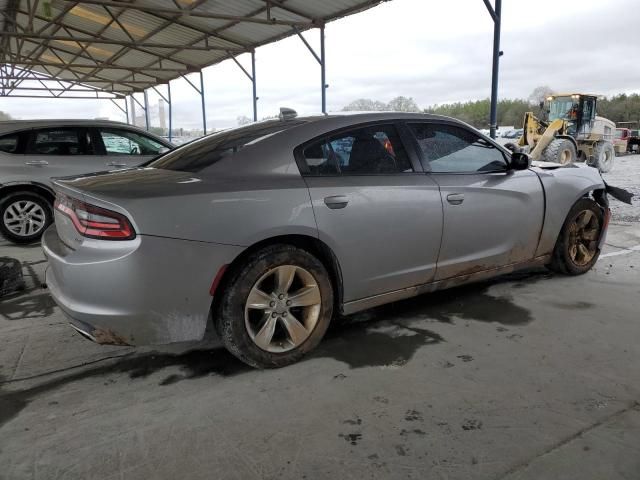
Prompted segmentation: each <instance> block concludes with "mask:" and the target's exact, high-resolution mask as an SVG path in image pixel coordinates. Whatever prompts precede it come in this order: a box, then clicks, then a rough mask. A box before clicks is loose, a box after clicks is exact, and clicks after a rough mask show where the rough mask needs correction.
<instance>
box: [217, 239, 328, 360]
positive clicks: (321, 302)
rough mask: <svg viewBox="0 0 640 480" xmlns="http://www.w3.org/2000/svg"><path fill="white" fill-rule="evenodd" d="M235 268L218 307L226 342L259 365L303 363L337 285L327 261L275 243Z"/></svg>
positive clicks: (318, 336) (324, 320)
mask: <svg viewBox="0 0 640 480" xmlns="http://www.w3.org/2000/svg"><path fill="white" fill-rule="evenodd" d="M234 270H235V271H233V272H230V275H231V276H230V278H229V280H228V281H225V284H224V285H223V289H224V290H223V292H222V298H221V299H220V301H219V302H217V308H215V309H214V312H213V313H214V322H215V327H216V330H217V332H218V334H219V335H220V338H221V339H222V343H223V344H224V346H225V347H226V348H227V349H228V350H229V351H230V352H231V353H232V354H233V355H235V356H236V357H238V358H239V359H240V360H242V361H243V362H245V363H247V364H249V365H252V366H254V367H258V368H274V367H283V366H285V365H289V364H291V363H294V362H296V361H298V360H299V359H300V358H302V356H303V355H305V354H306V353H307V352H309V351H311V350H312V349H313V348H315V347H316V345H317V344H318V343H319V342H320V340H321V339H322V337H323V336H324V334H325V332H326V330H327V327H328V326H329V322H330V321H331V316H332V314H333V289H332V286H331V281H330V279H329V275H328V273H327V270H326V269H325V267H324V266H323V264H322V263H321V262H320V261H319V260H318V259H317V258H315V257H314V256H313V255H311V254H310V253H308V252H306V251H305V250H302V249H299V248H296V247H293V246H290V245H272V246H268V247H266V248H264V249H262V250H259V251H257V252H254V253H253V254H251V255H249V257H248V258H247V259H246V260H245V261H244V262H243V263H242V265H240V266H238V267H236V268H235V269H234Z"/></svg>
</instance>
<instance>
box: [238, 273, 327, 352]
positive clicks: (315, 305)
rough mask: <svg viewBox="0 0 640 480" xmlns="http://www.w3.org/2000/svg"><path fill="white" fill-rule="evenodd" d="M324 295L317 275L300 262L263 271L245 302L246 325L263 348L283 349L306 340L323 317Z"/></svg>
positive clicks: (282, 350)
mask: <svg viewBox="0 0 640 480" xmlns="http://www.w3.org/2000/svg"><path fill="white" fill-rule="evenodd" d="M321 301H322V297H321V294H320V287H319V286H318V282H317V281H316V280H315V278H314V277H313V275H312V274H311V273H309V272H308V271H307V270H305V269H304V268H302V267H298V266H296V265H280V266H278V267H275V268H272V269H270V270H269V271H267V272H266V273H265V274H263V275H262V276H261V277H260V278H259V279H258V281H257V282H255V284H254V285H253V287H252V288H251V291H250V292H249V295H248V297H247V301H246V303H245V327H246V329H247V332H248V333H249V336H250V337H251V339H252V340H253V342H254V343H255V344H256V345H257V346H258V347H259V348H261V349H262V350H265V351H267V352H270V353H282V352H287V351H289V350H292V349H294V348H296V347H298V346H300V345H301V344H303V343H304V342H305V341H306V340H307V338H309V336H310V335H311V333H312V332H313V329H314V327H315V326H316V324H317V322H318V319H319V317H320V310H321Z"/></svg>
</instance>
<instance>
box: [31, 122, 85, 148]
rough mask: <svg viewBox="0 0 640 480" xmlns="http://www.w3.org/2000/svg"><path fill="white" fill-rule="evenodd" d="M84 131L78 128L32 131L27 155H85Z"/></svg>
mask: <svg viewBox="0 0 640 480" xmlns="http://www.w3.org/2000/svg"><path fill="white" fill-rule="evenodd" d="M86 135H87V134H86V131H85V130H84V129H78V128H68V127H67V128H46V129H41V130H34V131H33V133H32V137H31V141H30V142H29V147H28V148H27V153H31V154H35V155H86V154H87V153H88V152H87V142H86Z"/></svg>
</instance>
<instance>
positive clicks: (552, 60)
mask: <svg viewBox="0 0 640 480" xmlns="http://www.w3.org/2000/svg"><path fill="white" fill-rule="evenodd" d="M639 20H640V16H639V14H638V0H606V1H603V0H561V1H558V0H536V2H529V1H523V0H504V1H503V20H502V41H501V49H502V50H503V51H504V56H503V57H502V58H501V62H500V89H499V96H500V97H501V98H515V97H519V98H526V97H527V96H528V95H529V94H530V92H531V91H532V90H533V89H534V88H535V87H536V86H539V85H549V86H551V87H552V88H553V89H555V90H556V91H584V92H589V93H597V94H603V95H613V94H616V93H622V92H625V93H634V92H635V93H640V63H639V62H638V59H639V58H640V26H639V25H640V24H639V23H638V21H639ZM318 36H319V34H318V32H317V31H309V32H307V33H305V37H306V38H307V39H308V40H309V42H310V43H311V44H312V45H313V46H315V47H317V46H318V44H319V41H318ZM492 41H493V22H492V21H491V18H490V17H489V14H488V12H487V10H486V8H485V6H484V3H483V2H482V0H448V1H442V2H436V1H427V0H391V1H389V2H387V3H384V4H381V5H379V6H377V7H375V8H373V9H370V10H368V11H365V12H363V13H360V14H357V15H353V16H350V17H347V18H344V19H341V20H338V21H336V22H332V23H330V24H328V25H327V27H326V53H327V83H329V85H330V87H329V89H328V91H327V102H328V109H329V110H330V111H335V110H340V109H342V107H343V106H344V105H346V104H347V103H349V102H351V101H352V100H355V99H357V98H363V97H365V98H372V99H374V100H381V101H385V102H387V101H389V100H390V99H392V98H393V97H395V96H398V95H405V96H408V97H413V98H414V99H415V100H416V102H417V103H418V105H420V106H421V107H425V106H428V105H433V104H439V103H446V102H456V101H467V100H476V99H482V98H487V97H488V96H489V94H490V86H491V49H492ZM239 60H240V61H241V62H243V63H244V64H245V65H247V66H248V63H247V62H248V61H249V57H248V55H245V56H241V57H239ZM256 68H257V75H256V76H257V79H258V96H259V97H260V100H259V101H258V116H259V117H263V116H267V115H274V114H276V113H277V112H278V109H279V107H280V106H288V107H292V108H295V109H296V110H298V112H299V113H301V114H305V113H315V112H319V111H320V69H319V66H318V64H317V62H316V61H315V59H314V58H313V57H312V56H311V54H310V53H309V52H308V51H307V49H306V47H305V46H304V45H303V44H302V42H301V41H300V39H298V38H297V37H295V38H289V39H286V40H283V41H280V42H278V43H275V44H272V45H268V46H265V47H261V48H259V49H258V50H257V52H256ZM194 77H195V76H194ZM204 78H205V90H206V108H207V126H208V127H209V129H211V128H212V127H213V128H224V127H229V126H233V125H235V124H236V118H237V117H238V116H240V115H246V116H248V117H251V115H252V113H251V84H250V82H249V80H248V79H247V78H246V77H245V76H244V74H243V73H242V72H241V71H240V69H239V68H238V67H237V66H236V65H235V64H234V63H232V62H230V61H227V62H224V63H222V64H220V65H216V66H214V67H209V68H207V69H205V70H204ZM171 89H172V96H173V103H174V107H173V112H174V126H176V127H185V128H200V127H201V125H202V123H201V114H200V98H199V96H198V95H197V94H196V92H195V91H194V90H193V89H192V88H191V87H190V86H189V85H188V84H187V83H186V82H185V81H184V80H182V79H181V80H176V81H174V82H172V84H171ZM149 100H150V103H151V104H156V102H157V96H156V95H155V94H152V93H150V94H149ZM0 110H2V111H5V112H8V113H9V114H11V115H12V116H13V117H15V118H59V117H61V116H64V117H68V118H93V117H98V116H101V117H109V118H111V119H114V120H124V115H123V114H122V113H121V112H120V111H119V110H117V109H116V108H115V107H114V106H113V105H112V104H111V102H109V101H94V100H51V99H47V100H42V99H35V100H31V99H22V98H13V99H7V98H4V99H0ZM154 124H158V121H157V119H156V120H155V122H154Z"/></svg>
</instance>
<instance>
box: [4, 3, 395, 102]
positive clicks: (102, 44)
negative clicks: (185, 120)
mask: <svg viewBox="0 0 640 480" xmlns="http://www.w3.org/2000/svg"><path fill="white" fill-rule="evenodd" d="M381 1H386V0H322V1H319V0H226V1H225V0H118V1H108V0H83V1H70V0H0V48H1V52H0V63H2V64H4V66H3V68H2V70H1V71H0V81H1V82H2V93H1V95H3V96H21V95H20V94H21V89H22V90H29V91H30V92H31V95H29V96H34V95H33V93H34V92H33V91H34V90H41V92H39V93H36V95H37V96H40V95H48V94H51V95H53V96H55V97H58V98H64V97H65V96H71V95H86V96H88V97H89V98H109V97H111V98H113V97H122V96H126V95H130V94H132V93H134V92H140V91H144V90H145V89H147V88H150V87H154V86H157V85H159V84H162V83H167V82H168V81H169V80H173V79H175V78H178V77H180V76H182V75H186V74H188V73H191V72H198V71H201V70H202V68H204V67H207V66H210V65H215V64H217V63H219V62H222V61H224V60H226V59H229V58H235V56H237V55H239V54H242V53H246V52H254V50H255V48H256V47H259V46H261V45H265V44H268V43H271V42H274V41H276V40H280V39H282V38H285V37H288V36H291V35H295V34H297V33H299V32H301V31H304V30H307V29H310V28H313V27H323V26H324V24H325V23H326V22H329V21H331V20H335V19H337V18H340V17H344V16H346V15H350V14H352V13H356V12H359V11H362V10H365V9H368V8H370V7H373V6H374V5H377V4H378V3H381ZM303 41H304V39H303ZM307 46H308V45H307ZM309 48H310V47H309ZM245 73H247V72H246V70H245ZM247 75H249V74H247ZM52 79H55V80H61V81H64V82H70V83H71V84H72V85H73V86H71V87H69V86H68V85H69V83H65V84H60V85H58V88H57V89H56V88H55V86H54V87H52V86H51V83H45V82H51V81H52ZM24 80H30V81H31V83H30V84H29V85H23V81H24ZM33 81H38V82H39V83H40V84H42V88H35V87H33ZM81 92H82V93H81ZM87 92H88V93H87ZM106 92H110V93H108V94H107V93H106ZM22 93H24V92H22ZM105 95H106V97H105Z"/></svg>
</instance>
